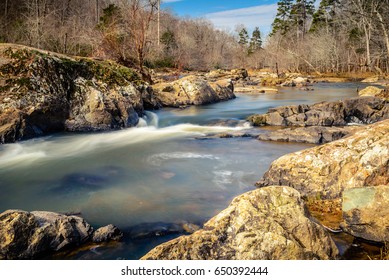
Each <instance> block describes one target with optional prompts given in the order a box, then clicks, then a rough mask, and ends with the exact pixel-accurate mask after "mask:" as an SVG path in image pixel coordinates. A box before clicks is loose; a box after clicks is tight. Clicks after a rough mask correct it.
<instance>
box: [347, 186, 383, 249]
mask: <svg viewBox="0 0 389 280" xmlns="http://www.w3.org/2000/svg"><path fill="white" fill-rule="evenodd" d="M342 210H343V218H344V222H343V223H342V224H341V227H342V228H343V230H344V231H346V232H348V233H350V234H351V235H353V236H356V237H360V238H363V239H366V240H370V241H376V242H388V241H389V186H388V185H386V186H375V187H362V188H353V189H349V190H345V191H344V192H343V204H342Z"/></svg>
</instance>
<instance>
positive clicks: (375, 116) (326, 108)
mask: <svg viewBox="0 0 389 280" xmlns="http://www.w3.org/2000/svg"><path fill="white" fill-rule="evenodd" d="M388 118H389V102H388V101H386V100H383V99H381V98H378V97H360V98H353V99H347V100H343V101H336V102H321V103H317V104H314V105H292V106H282V107H277V108H273V109H270V110H269V111H268V113H266V114H262V115H252V116H250V117H249V118H248V120H249V121H250V122H251V123H252V124H253V125H254V126H264V125H274V126H346V125H348V124H350V123H358V124H371V123H375V122H378V121H381V120H385V119H388Z"/></svg>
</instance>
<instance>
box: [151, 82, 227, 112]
mask: <svg viewBox="0 0 389 280" xmlns="http://www.w3.org/2000/svg"><path fill="white" fill-rule="evenodd" d="M153 88H154V90H155V94H156V96H157V99H158V100H159V101H160V103H161V104H162V105H164V106H168V107H180V106H185V105H202V104H210V103H215V102H219V101H224V100H229V99H232V98H235V95H234V88H233V84H232V81H231V80H222V81H217V82H214V83H209V82H208V81H206V80H205V79H204V78H202V77H200V76H194V75H191V76H186V77H184V78H181V79H179V80H177V81H174V82H171V83H160V84H156V85H154V86H153Z"/></svg>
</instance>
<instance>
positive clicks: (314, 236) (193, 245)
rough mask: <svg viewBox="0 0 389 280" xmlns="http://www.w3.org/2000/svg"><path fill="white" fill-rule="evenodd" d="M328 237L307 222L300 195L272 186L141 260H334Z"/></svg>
mask: <svg viewBox="0 0 389 280" xmlns="http://www.w3.org/2000/svg"><path fill="white" fill-rule="evenodd" d="M337 254H338V250H337V248H336V246H335V244H334V242H333V241H332V239H331V237H330V235H329V233H327V232H326V231H325V229H324V228H323V227H322V226H320V225H319V224H317V223H315V222H313V221H311V220H310V218H309V214H308V213H307V211H306V209H305V206H304V203H303V200H302V199H301V197H300V194H299V193H298V192H297V191H296V190H294V189H292V188H288V187H281V186H272V187H267V188H262V189H257V190H254V191H251V192H248V193H245V194H243V195H241V196H238V197H236V198H235V199H234V200H233V201H232V203H231V204H230V206H229V207H228V208H227V209H225V210H223V211H222V212H220V213H219V214H218V215H216V216H215V217H213V218H212V219H211V220H209V221H208V222H207V223H206V224H205V225H204V228H203V229H201V230H198V231H196V232H195V233H193V234H192V235H189V236H181V237H179V238H177V239H174V240H172V241H169V242H167V243H164V244H162V245H160V246H158V247H156V248H154V249H153V250H151V251H150V252H149V253H148V254H146V255H145V256H144V257H143V258H142V259H145V260H146V259H157V260H176V259H179V260H194V259H197V260H249V259H252V260H258V259H263V260H265V259H268V260H271V259H334V258H336V257H337Z"/></svg>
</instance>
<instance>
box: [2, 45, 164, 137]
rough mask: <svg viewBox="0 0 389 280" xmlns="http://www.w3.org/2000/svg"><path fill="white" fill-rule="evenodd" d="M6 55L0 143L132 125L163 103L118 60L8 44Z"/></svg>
mask: <svg viewBox="0 0 389 280" xmlns="http://www.w3.org/2000/svg"><path fill="white" fill-rule="evenodd" d="M0 57H1V58H2V60H1V64H0V143H9V142H15V141H17V140H23V139H28V138H32V137H35V136H40V135H44V134H46V133H51V132H56V131H66V130H67V131H103V130H110V129H119V128H124V127H131V126H134V125H136V124H137V123H138V120H139V116H140V115H142V114H143V109H144V107H145V106H148V107H157V106H158V103H157V102H156V100H155V99H154V97H153V96H152V91H151V89H150V88H149V87H148V86H147V85H145V84H144V83H143V82H141V81H140V78H139V76H138V74H136V73H135V72H134V71H133V70H131V69H129V68H126V67H123V66H120V65H118V64H116V63H114V62H102V61H96V60H92V59H87V58H71V57H67V56H64V55H59V54H52V53H48V52H44V51H40V50H36V49H32V48H27V47H22V46H16V45H8V44H1V45H0Z"/></svg>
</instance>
